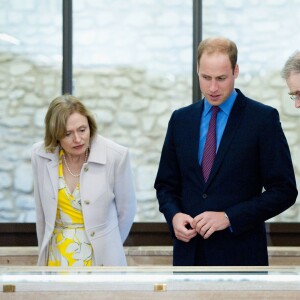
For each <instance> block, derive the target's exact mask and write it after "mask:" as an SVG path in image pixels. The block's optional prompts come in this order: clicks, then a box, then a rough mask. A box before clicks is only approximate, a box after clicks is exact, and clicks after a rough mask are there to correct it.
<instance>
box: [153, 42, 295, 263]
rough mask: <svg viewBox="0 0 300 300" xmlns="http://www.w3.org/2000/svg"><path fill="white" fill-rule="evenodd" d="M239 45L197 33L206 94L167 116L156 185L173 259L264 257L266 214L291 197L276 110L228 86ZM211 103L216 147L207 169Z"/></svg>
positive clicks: (291, 177)
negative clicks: (207, 172) (167, 227)
mask: <svg viewBox="0 0 300 300" xmlns="http://www.w3.org/2000/svg"><path fill="white" fill-rule="evenodd" d="M237 53H238V51H237V47H236V45H235V43H234V42H232V41H230V40H228V39H226V38H212V39H206V40H204V41H202V42H201V43H200V44H199V47H198V60H197V61H198V63H197V70H198V76H199V82H200V89H201V92H202V94H203V96H204V98H203V99H202V100H201V101H199V102H197V103H195V104H192V105H189V106H187V107H184V108H181V109H178V110H176V111H175V112H174V113H173V114H172V116H171V119H170V121H169V125H168V130H167V134H166V138H165V142H164V145H163V149H162V153H161V160H160V164H159V169H158V173H157V177H156V180H155V189H156V191H157V198H158V201H159V209H160V211H161V212H162V213H163V214H164V216H165V218H166V220H167V223H168V226H169V229H170V232H171V234H172V236H173V238H174V245H173V264H174V265H175V266H197V265H198V266H266V265H268V252H267V240H266V231H265V221H266V220H267V219H270V218H272V217H274V216H275V215H277V214H279V213H281V212H283V211H284V210H286V209H287V208H289V207H290V206H291V205H293V204H294V203H295V201H296V198H297V194H298V192H297V188H296V183H295V175H294V170H293V165H292V161H291V156H290V151H289V147H288V144H287V141H286V138H285V135H284V133H283V130H282V128H281V124H280V120H279V115H278V112H277V110H276V109H274V108H272V107H270V106H266V105H264V104H262V103H259V102H257V101H254V100H252V99H249V98H247V97H246V96H245V95H243V93H242V92H241V91H240V90H238V89H235V88H234V83H235V79H236V78H237V76H238V74H239V68H238V65H237ZM213 107H219V109H218V113H217V117H216V130H215V136H216V145H215V147H216V150H215V151H214V155H215V158H214V161H213V165H212V168H211V171H210V173H209V175H206V174H205V172H206V171H204V168H202V167H203V166H202V165H203V164H204V163H203V157H204V156H203V154H204V152H205V151H206V150H205V148H206V146H205V143H206V136H207V135H208V131H209V123H210V118H211V115H212V110H213V109H212V108H213ZM209 135H210V134H209ZM204 176H208V178H206V177H204Z"/></svg>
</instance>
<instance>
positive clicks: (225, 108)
mask: <svg viewBox="0 0 300 300" xmlns="http://www.w3.org/2000/svg"><path fill="white" fill-rule="evenodd" d="M236 96H237V91H236V90H235V89H233V91H232V93H231V94H230V96H229V97H228V98H227V99H226V100H225V101H224V102H223V103H222V104H221V105H220V108H221V110H222V111H223V112H224V113H226V114H227V115H228V116H229V114H230V112H231V109H232V106H233V104H234V101H235V99H236ZM211 108H212V105H211V104H210V103H209V102H208V101H207V100H206V98H204V110H203V115H204V116H206V115H207V114H208V113H209V112H210V110H211Z"/></svg>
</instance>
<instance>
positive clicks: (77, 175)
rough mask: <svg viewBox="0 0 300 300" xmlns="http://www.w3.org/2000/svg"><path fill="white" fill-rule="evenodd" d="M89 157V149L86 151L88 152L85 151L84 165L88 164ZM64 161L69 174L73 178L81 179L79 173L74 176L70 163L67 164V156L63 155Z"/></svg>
mask: <svg viewBox="0 0 300 300" xmlns="http://www.w3.org/2000/svg"><path fill="white" fill-rule="evenodd" d="M87 157H88V149H86V151H85V159H84V163H86V161H87ZM63 159H64V162H65V165H66V167H67V170H68V171H69V173H70V174H71V175H72V176H73V177H79V176H80V173H79V174H73V173H72V172H71V170H70V168H69V165H68V163H67V160H66V157H65V155H63Z"/></svg>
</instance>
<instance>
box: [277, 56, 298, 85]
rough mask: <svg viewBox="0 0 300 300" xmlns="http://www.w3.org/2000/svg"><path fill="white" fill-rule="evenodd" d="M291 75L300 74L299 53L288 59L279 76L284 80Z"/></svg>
mask: <svg viewBox="0 0 300 300" xmlns="http://www.w3.org/2000/svg"><path fill="white" fill-rule="evenodd" d="M291 73H300V51H295V52H294V53H293V54H292V55H291V56H290V57H289V58H288V60H287V61H286V63H285V64H284V67H283V69H282V71H281V76H282V78H284V79H285V80H286V79H288V78H289V77H290V75H291Z"/></svg>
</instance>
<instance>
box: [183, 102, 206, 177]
mask: <svg viewBox="0 0 300 300" xmlns="http://www.w3.org/2000/svg"><path fill="white" fill-rule="evenodd" d="M203 105H204V102H203V100H200V101H199V102H198V103H197V104H196V107H195V108H196V109H194V110H192V113H191V114H190V116H189V120H190V122H191V125H190V126H187V130H186V131H187V132H186V136H187V143H188V144H189V145H190V151H191V155H187V156H186V157H187V158H189V157H190V159H191V160H192V161H191V162H190V163H191V164H192V165H193V166H195V167H196V169H197V170H196V172H195V173H196V174H197V175H198V177H199V178H198V179H199V180H201V181H202V182H204V179H203V176H202V171H201V166H200V165H199V159H198V151H199V138H200V121H201V117H202V112H203ZM190 122H189V123H190Z"/></svg>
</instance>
